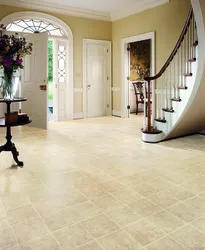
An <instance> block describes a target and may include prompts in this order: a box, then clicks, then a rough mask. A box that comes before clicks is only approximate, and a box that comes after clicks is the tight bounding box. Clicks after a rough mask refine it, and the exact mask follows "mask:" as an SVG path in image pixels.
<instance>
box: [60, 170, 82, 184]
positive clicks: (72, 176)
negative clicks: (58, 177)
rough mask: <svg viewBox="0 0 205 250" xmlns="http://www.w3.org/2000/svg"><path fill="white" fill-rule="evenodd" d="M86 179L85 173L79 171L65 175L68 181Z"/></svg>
mask: <svg viewBox="0 0 205 250" xmlns="http://www.w3.org/2000/svg"><path fill="white" fill-rule="evenodd" d="M82 177H85V176H84V174H83V173H81V172H80V171H78V170H73V171H69V172H67V173H65V178H66V179H68V181H71V182H72V181H73V180H76V179H79V178H82Z"/></svg>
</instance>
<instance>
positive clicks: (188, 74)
mask: <svg viewBox="0 0 205 250" xmlns="http://www.w3.org/2000/svg"><path fill="white" fill-rule="evenodd" d="M192 75H193V74H192V73H185V74H184V76H192Z"/></svg>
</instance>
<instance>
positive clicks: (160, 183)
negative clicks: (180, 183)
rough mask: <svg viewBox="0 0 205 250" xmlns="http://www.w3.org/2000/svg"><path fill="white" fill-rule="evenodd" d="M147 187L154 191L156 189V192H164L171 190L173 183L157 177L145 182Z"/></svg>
mask: <svg viewBox="0 0 205 250" xmlns="http://www.w3.org/2000/svg"><path fill="white" fill-rule="evenodd" d="M147 183H148V184H149V185H151V186H152V187H154V188H155V189H157V190H158V191H164V190H167V189H169V188H171V187H172V186H173V183H171V182H169V181H167V180H165V179H163V178H161V177H158V178H156V179H153V180H149V181H148V182H147Z"/></svg>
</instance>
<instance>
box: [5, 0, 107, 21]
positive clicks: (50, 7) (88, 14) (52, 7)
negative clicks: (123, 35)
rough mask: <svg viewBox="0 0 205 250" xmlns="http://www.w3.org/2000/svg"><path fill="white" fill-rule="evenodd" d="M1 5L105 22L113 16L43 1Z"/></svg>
mask: <svg viewBox="0 0 205 250" xmlns="http://www.w3.org/2000/svg"><path fill="white" fill-rule="evenodd" d="M0 4H2V5H8V6H14V7H21V8H28V9H32V10H41V11H46V12H51V13H58V14H64V15H70V16H78V17H85V18H91V19H97V20H104V21H111V16H110V14H109V13H107V12H100V11H93V10H89V9H83V8H75V7H72V6H68V5H65V4H58V5H56V4H53V3H50V4H48V3H45V2H43V1H39V0H35V1H32V2H30V1H26V0H18V1H16V0H9V1H8V0H0Z"/></svg>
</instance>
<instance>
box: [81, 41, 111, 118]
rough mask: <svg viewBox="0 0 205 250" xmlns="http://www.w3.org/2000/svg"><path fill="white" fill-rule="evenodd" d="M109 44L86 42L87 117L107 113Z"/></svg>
mask: <svg viewBox="0 0 205 250" xmlns="http://www.w3.org/2000/svg"><path fill="white" fill-rule="evenodd" d="M108 49H109V45H108V44H106V43H105V44H103V43H98V42H93V43H92V42H89V43H87V44H86V65H85V66H86V85H87V86H86V90H87V95H86V96H87V117H99V116H105V115H107V109H108V108H109V107H107V103H109V101H108V100H107V99H108V97H109V93H108V89H109V88H108V80H109V77H110V76H109V71H108V67H109V58H108Z"/></svg>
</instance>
